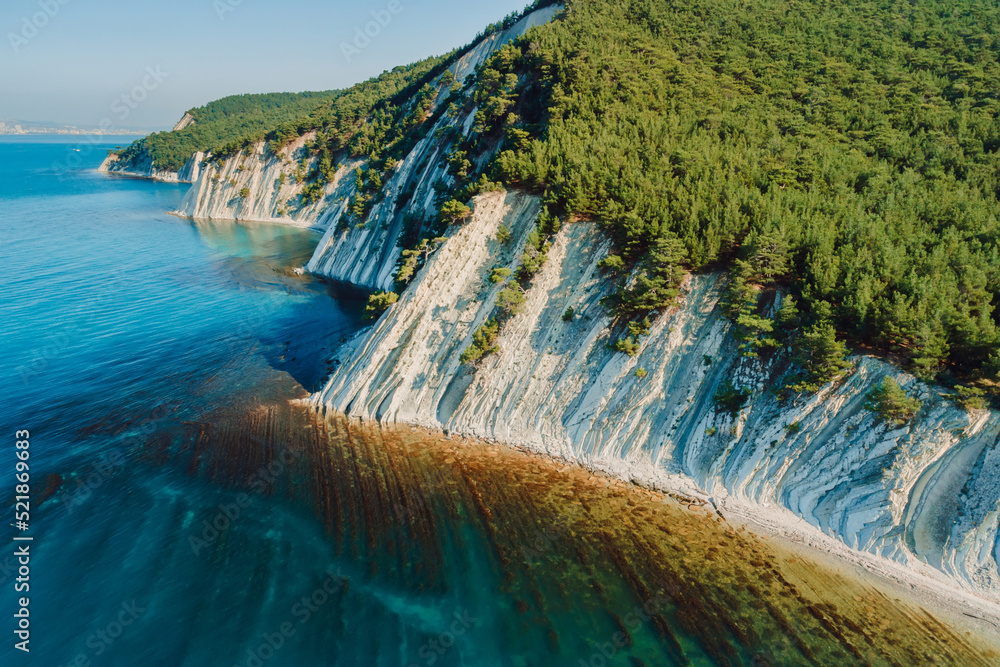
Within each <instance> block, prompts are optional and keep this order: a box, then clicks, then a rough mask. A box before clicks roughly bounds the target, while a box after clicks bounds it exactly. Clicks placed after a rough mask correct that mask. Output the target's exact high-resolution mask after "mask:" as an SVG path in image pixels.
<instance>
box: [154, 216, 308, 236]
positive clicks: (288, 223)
mask: <svg viewBox="0 0 1000 667" xmlns="http://www.w3.org/2000/svg"><path fill="white" fill-rule="evenodd" d="M166 214H167V215H172V216H174V217H175V218H180V219H181V220H191V221H194V222H232V223H236V224H243V223H247V222H249V223H251V224H253V223H258V222H259V223H262V224H269V225H282V226H284V227H294V228H296V229H308V230H309V231H312V232H316V233H317V234H322V233H323V232H324V231H326V230H325V228H323V227H320V226H319V225H316V224H315V223H312V222H303V221H298V220H294V219H292V218H288V219H284V218H269V219H267V220H257V219H247V220H240V219H233V218H195V217H193V216H190V215H187V214H186V213H184V212H182V211H166Z"/></svg>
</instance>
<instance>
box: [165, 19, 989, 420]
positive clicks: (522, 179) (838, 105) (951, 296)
mask: <svg viewBox="0 0 1000 667" xmlns="http://www.w3.org/2000/svg"><path fill="white" fill-rule="evenodd" d="M546 4H552V3H551V2H548V1H547V0H542V1H539V2H536V3H535V4H534V7H540V6H543V5H546ZM530 9H531V8H529V10H530ZM526 11H528V10H526ZM517 18H518V15H515V14H512V15H511V16H508V17H507V18H506V19H504V20H503V21H501V22H499V23H497V24H495V25H493V26H490V27H489V28H488V29H487V30H486V31H484V34H487V33H489V32H494V31H497V30H501V29H503V28H505V27H508V26H510V25H512V24H513V23H514V22H515V21H516V20H517ZM998 28H1000V9H998V8H997V7H996V6H995V5H994V4H993V3H990V2H987V1H985V0H959V1H957V2H951V1H949V2H945V1H942V0H918V1H914V2H910V1H905V2H904V1H902V0H881V1H874V2H847V1H846V0H841V1H835V2H830V1H821V0H794V1H778V0H743V1H735V0H676V1H667V0H567V1H566V2H565V3H564V10H563V11H562V12H560V14H559V15H558V16H557V18H556V20H554V21H552V22H550V23H548V24H545V25H542V26H538V27H535V28H532V29H531V30H529V31H528V32H527V33H526V34H525V35H523V36H522V37H520V38H518V39H517V40H515V42H514V43H513V44H512V45H509V46H505V47H503V48H501V49H500V50H498V51H497V52H496V53H495V54H494V55H493V56H491V57H490V58H489V59H488V60H487V62H485V63H484V64H483V65H482V66H480V67H479V68H478V69H477V71H476V73H475V75H474V76H473V77H470V79H468V80H466V81H455V80H454V79H453V77H450V76H449V75H450V72H447V71H445V68H446V67H447V66H448V65H449V64H451V63H452V62H454V60H455V59H456V58H457V57H459V56H461V55H462V54H463V53H465V52H466V51H467V50H468V49H469V48H470V47H471V45H470V47H466V48H465V49H462V50H459V51H455V52H452V53H450V54H448V55H446V56H443V57H440V58H430V59H427V60H425V61H421V62H419V63H415V64H413V65H410V66H408V67H400V68H396V69H394V70H392V71H391V72H385V73H383V75H381V76H379V77H376V78H374V79H371V80H369V81H367V82H364V83H362V84H359V85H357V86H354V87H352V88H351V89H349V90H347V91H344V92H342V93H339V94H335V95H333V96H332V98H331V99H330V100H327V101H324V102H323V104H322V105H320V106H319V107H318V108H316V109H314V110H312V111H311V113H302V114H300V115H299V116H298V117H296V118H288V119H285V120H283V121H281V122H276V123H273V124H272V126H271V128H270V129H269V130H268V131H267V132H266V134H265V135H262V134H261V133H260V131H257V132H255V133H253V134H251V135H246V136H247V137H250V138H252V139H254V140H258V139H259V138H260V137H261V136H263V137H264V139H265V140H266V141H267V142H268V146H269V148H270V150H271V151H276V150H278V149H280V148H281V147H282V146H284V145H286V144H287V143H288V142H290V141H292V140H293V139H295V138H296V137H299V136H302V135H303V134H305V133H306V132H315V133H316V136H315V138H314V139H312V140H311V141H310V142H309V143H308V144H307V146H306V155H305V156H304V157H303V158H302V160H301V162H300V167H301V168H302V170H303V172H304V173H303V174H302V175H301V178H299V177H298V176H297V180H301V181H302V182H304V184H305V186H304V188H303V191H302V201H303V202H307V201H314V200H315V199H316V198H318V197H320V196H322V192H323V184H324V183H325V182H327V181H328V180H329V179H330V178H332V175H333V173H334V171H335V170H336V167H337V166H338V164H340V163H342V162H343V160H344V159H345V158H347V157H360V158H364V159H365V163H364V166H363V167H362V168H360V169H359V170H358V172H357V174H356V182H357V186H358V187H357V192H356V193H355V195H354V200H353V201H352V202H351V203H350V204H351V205H350V207H349V212H350V215H349V216H348V219H347V220H346V222H348V223H351V224H357V225H361V224H364V221H365V219H366V215H367V211H368V210H370V206H371V203H372V202H373V201H376V200H377V199H378V198H379V197H380V196H382V185H383V184H384V182H386V180H387V179H388V178H389V177H390V176H391V172H392V170H393V169H394V167H395V165H396V163H397V161H398V160H399V159H401V158H402V157H403V156H404V155H405V154H406V152H407V151H408V150H409V148H410V147H411V146H412V145H413V144H414V143H415V141H416V140H418V139H419V138H420V137H421V136H424V135H425V134H426V132H427V131H428V130H429V128H430V127H432V126H433V125H434V123H435V122H436V121H437V120H439V119H440V118H442V116H445V117H446V118H447V119H451V120H454V121H455V123H452V124H451V125H450V129H448V130H447V131H445V132H443V133H442V134H440V135H439V136H438V139H439V140H440V141H441V142H442V143H443V144H444V145H445V147H446V149H447V150H446V151H445V154H444V155H443V157H442V158H441V159H442V160H444V161H446V162H447V172H448V177H447V178H446V179H445V180H443V181H442V182H440V183H439V184H437V185H436V187H437V189H438V192H439V197H438V200H437V201H438V205H439V208H440V213H439V215H438V216H437V217H436V218H434V219H432V220H408V221H407V224H406V226H405V227H406V232H405V234H404V238H403V245H404V248H405V252H404V254H403V259H402V260H401V265H400V273H399V281H398V288H399V289H402V288H404V287H405V284H406V282H407V281H408V280H409V279H410V278H411V277H412V276H413V275H414V272H415V271H416V270H418V268H419V266H420V264H421V263H422V261H424V260H425V259H426V257H427V256H428V255H429V254H430V253H431V252H433V248H435V247H436V246H437V244H439V243H440V240H441V239H440V236H441V234H442V233H443V230H444V228H445V227H446V226H447V225H448V224H451V223H454V222H457V221H461V220H463V219H464V218H465V217H467V215H468V211H469V209H468V206H467V204H468V203H469V199H470V198H471V197H472V196H473V195H475V194H477V193H479V192H483V191H486V190H489V189H495V188H498V187H501V186H506V187H510V188H520V189H526V190H528V191H532V192H536V193H538V194H540V195H542V197H543V198H544V202H545V208H544V209H543V212H542V215H541V216H540V218H539V222H538V228H537V230H536V232H535V234H533V235H532V239H531V240H530V241H529V243H528V245H527V246H526V247H525V249H524V261H523V262H522V268H521V269H520V270H519V271H518V272H516V273H515V274H514V275H511V276H498V277H497V280H496V281H495V282H503V283H504V290H503V298H502V299H501V300H500V306H499V307H498V311H497V317H496V318H494V319H493V320H491V322H490V326H489V327H488V330H484V331H483V332H480V333H481V334H482V335H481V336H480V339H481V340H479V342H478V343H477V345H479V347H480V348H482V349H481V350H478V348H477V349H474V350H472V351H471V354H470V355H466V356H467V358H469V359H475V358H478V356H481V355H478V354H477V351H481V352H483V353H484V354H485V353H489V352H490V351H492V350H493V345H492V340H493V338H495V336H496V332H497V331H498V330H499V327H501V326H502V324H503V322H504V320H505V319H506V318H508V317H510V316H511V315H513V314H516V312H517V309H518V307H519V303H520V302H521V301H522V300H523V292H524V291H525V290H526V289H528V287H529V286H530V282H531V280H532V276H533V275H534V273H535V272H536V271H537V269H538V267H539V266H541V264H542V263H544V261H545V253H546V250H547V248H548V241H549V239H550V238H551V236H552V234H554V233H555V232H556V231H558V229H559V227H560V226H561V225H562V224H567V223H569V224H571V223H572V222H573V221H575V220H579V219H593V220H596V221H598V222H599V223H600V224H602V226H603V227H604V229H605V230H606V231H607V233H608V235H609V236H610V237H611V239H612V240H613V242H614V250H613V252H612V254H611V255H610V256H609V257H608V258H607V259H606V260H605V261H604V262H602V266H603V269H604V271H605V273H606V275H607V277H608V279H609V280H611V281H614V283H615V284H616V285H618V289H617V290H616V291H615V294H614V295H613V296H612V298H610V299H609V300H608V307H609V308H611V309H612V311H613V312H614V313H615V314H616V315H617V316H618V319H617V324H616V330H617V332H618V333H617V334H616V338H617V343H615V347H616V349H619V350H620V351H622V352H624V353H626V354H633V353H634V352H635V351H636V350H637V341H638V340H639V339H641V337H642V336H644V335H645V334H646V332H648V330H649V324H650V322H651V319H652V318H655V317H656V316H657V314H658V313H660V312H662V311H663V310H665V309H666V308H667V307H669V306H670V305H672V304H673V302H674V300H675V298H676V296H677V294H678V285H679V282H680V279H681V278H682V276H683V275H684V273H685V272H687V271H705V270H723V271H726V272H727V273H728V274H729V281H728V285H729V287H728V292H727V294H726V296H725V299H724V302H723V308H724V311H725V313H726V314H727V315H728V316H729V317H731V318H732V319H733V321H734V322H735V323H736V332H737V336H738V337H739V339H740V342H741V349H742V351H743V353H744V354H746V355H748V356H754V355H763V354H770V353H772V352H773V351H774V350H777V349H779V348H781V347H784V346H785V345H790V346H791V347H792V349H793V350H794V353H795V355H794V358H795V360H796V362H797V366H798V367H799V368H800V372H799V373H798V375H796V376H794V377H793V378H792V379H791V380H790V381H789V384H788V388H790V389H793V390H810V389H815V388H816V387H818V386H819V385H820V384H822V383H823V382H826V381H828V380H830V379H833V378H835V377H837V376H838V375H839V374H840V373H842V372H843V371H844V370H845V368H846V367H847V364H846V363H845V362H844V356H845V354H846V347H845V343H848V344H850V345H852V346H854V347H855V348H859V349H863V350H869V351H874V352H877V353H880V354H884V355H889V356H891V357H893V358H894V359H896V360H897V361H899V362H900V363H901V364H903V365H904V366H906V367H907V368H909V369H910V370H912V371H914V372H915V373H917V374H918V375H920V376H921V377H924V378H926V379H938V380H941V381H944V382H946V383H949V384H951V383H956V382H957V383H959V384H960V386H959V389H958V390H957V392H958V393H957V394H956V396H959V397H960V398H963V399H964V400H966V402H967V403H968V404H979V402H980V401H981V398H980V395H979V394H980V393H981V391H982V390H983V389H986V390H991V389H992V387H993V386H994V385H993V381H994V380H995V379H996V376H997V373H998V371H1000V332H998V327H997V317H998V313H997V312H996V308H995V306H996V301H997V297H998V292H1000V249H998V217H1000V216H998V213H1000V203H998V196H1000V158H998V154H997V151H998V149H1000V123H998V120H997V114H998V112H1000V86H998V85H997V82H998V81H1000V63H998V58H1000V31H998ZM442 93H444V103H443V104H438V105H435V100H436V99H438V96H439V95H441V94H442ZM473 112H474V113H475V122H474V124H473V127H472V131H471V133H470V134H469V135H468V136H464V135H462V133H461V132H459V130H458V120H459V119H460V118H463V117H464V114H466V113H473ZM154 136H155V135H154ZM231 139H232V138H231ZM247 141H248V139H246V138H239V139H234V140H231V141H230V142H229V143H228V144H226V147H225V148H224V149H219V150H218V154H221V155H225V154H228V153H229V152H233V151H235V150H239V149H240V148H241V147H243V146H246V145H248V144H247ZM310 158H314V159H312V160H311V161H310ZM185 159H186V157H185ZM307 165H312V166H311V167H309V168H308V170H307V169H306V167H307ZM405 199H406V194H405V193H404V194H403V196H402V198H401V204H400V206H401V207H402V205H403V204H405ZM491 279H492V277H491ZM775 292H780V293H782V294H784V295H787V296H786V298H784V299H783V301H782V303H783V305H782V307H781V309H780V310H779V311H778V312H773V313H772V312H771V310H769V308H768V304H770V303H771V302H772V299H771V294H773V293H775ZM381 298H382V301H384V302H386V303H391V301H392V299H386V298H384V297H381ZM480 344H481V345H480ZM963 385H964V386H963ZM970 385H976V387H977V388H972V387H971V386H970Z"/></svg>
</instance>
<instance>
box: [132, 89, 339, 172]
mask: <svg viewBox="0 0 1000 667" xmlns="http://www.w3.org/2000/svg"><path fill="white" fill-rule="evenodd" d="M337 94H338V91H323V92H305V93H264V94H258V95H230V96H229V97H223V98H222V99H219V100H215V101H214V102H209V103H208V104H206V105H204V106H201V107H196V108H194V109H190V110H189V111H188V112H187V113H188V114H190V115H191V116H192V117H193V118H194V123H192V124H190V125H188V126H187V127H185V128H183V129H181V130H172V131H169V132H155V133H153V134H151V135H149V136H148V137H144V138H143V139H139V140H137V141H135V142H133V143H132V144H131V145H130V146H128V147H126V148H125V149H124V150H122V151H120V153H119V154H120V155H121V156H122V158H123V159H129V158H130V157H132V156H134V155H137V154H139V153H140V152H143V151H148V153H149V155H150V157H152V158H153V163H154V164H155V165H156V166H157V167H158V168H160V169H170V170H177V169H180V168H181V167H182V166H184V163H185V162H187V161H188V159H189V158H190V157H191V156H192V155H193V154H194V153H196V152H198V151H202V152H209V151H212V152H214V153H216V154H220V155H222V154H229V153H232V152H235V151H236V150H239V149H240V148H243V147H244V146H246V145H250V144H252V143H253V142H255V141H260V140H261V139H263V138H264V136H265V135H266V134H267V133H268V132H270V131H271V130H273V129H274V128H275V127H277V126H279V125H281V124H283V123H287V122H290V121H293V120H296V119H298V118H301V117H302V116H304V115H306V114H308V113H310V112H312V111H313V110H315V109H316V108H318V107H319V106H320V105H322V104H324V103H326V102H329V101H330V100H332V99H334V98H335V97H336V96H337Z"/></svg>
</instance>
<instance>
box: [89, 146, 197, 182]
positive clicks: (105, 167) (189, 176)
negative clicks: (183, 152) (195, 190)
mask: <svg viewBox="0 0 1000 667" xmlns="http://www.w3.org/2000/svg"><path fill="white" fill-rule="evenodd" d="M204 159H205V154H204V153H200V152H199V153H195V154H194V155H192V156H191V157H190V158H189V159H188V161H187V162H185V163H184V166H183V167H181V168H180V169H178V170H177V171H171V170H170V169H160V168H159V167H157V166H156V165H154V164H153V158H152V157H150V155H149V153H146V152H143V153H142V154H141V155H139V156H138V157H136V158H134V159H131V160H123V159H121V158H120V157H119V156H117V155H114V154H111V155H108V156H107V157H106V158H104V161H103V162H101V166H100V167H98V168H97V170H98V171H100V172H102V173H105V174H116V175H118V176H129V177H132V178H148V179H149V180H152V181H162V182H164V183H194V182H196V181H197V180H198V176H199V174H200V173H201V168H202V163H203V160H204Z"/></svg>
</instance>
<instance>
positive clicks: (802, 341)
mask: <svg viewBox="0 0 1000 667" xmlns="http://www.w3.org/2000/svg"><path fill="white" fill-rule="evenodd" d="M794 348H795V362H796V363H797V364H798V366H799V367H800V369H801V372H800V374H799V375H798V376H797V377H796V378H795V380H794V381H793V383H792V384H791V385H790V386H789V388H790V389H792V391H798V392H811V391H816V390H818V389H819V388H820V387H821V386H822V385H824V384H826V383H827V382H832V381H833V380H835V379H837V378H838V377H840V376H841V375H843V373H844V371H846V370H847V369H848V368H850V367H851V364H850V363H849V362H848V361H847V360H846V359H845V358H844V357H845V356H846V355H847V346H846V345H844V343H843V342H842V341H839V340H837V332H836V330H834V328H833V325H832V324H830V323H829V322H818V323H816V324H814V325H813V326H811V327H809V328H808V329H806V330H805V331H804V332H803V333H802V336H801V337H800V338H798V339H797V340H796V341H795V344H794Z"/></svg>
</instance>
